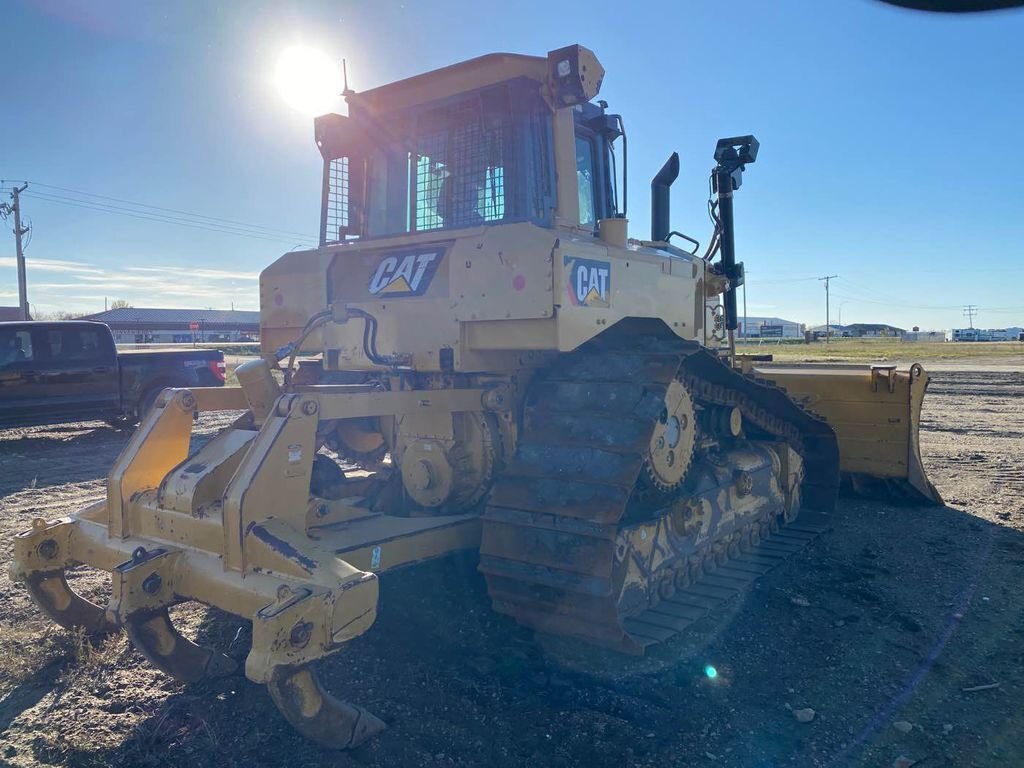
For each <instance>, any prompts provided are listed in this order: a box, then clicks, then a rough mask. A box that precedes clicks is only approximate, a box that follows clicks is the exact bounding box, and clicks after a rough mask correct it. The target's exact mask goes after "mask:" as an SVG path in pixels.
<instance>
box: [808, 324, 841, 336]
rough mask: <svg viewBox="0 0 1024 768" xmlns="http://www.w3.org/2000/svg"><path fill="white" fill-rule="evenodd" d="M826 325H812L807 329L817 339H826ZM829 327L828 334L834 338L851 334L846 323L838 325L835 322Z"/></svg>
mask: <svg viewBox="0 0 1024 768" xmlns="http://www.w3.org/2000/svg"><path fill="white" fill-rule="evenodd" d="M825 327H826V326H824V325H812V326H810V327H809V328H808V329H807V331H808V332H809V333H810V334H811V336H812V337H814V338H815V339H824V338H825ZM828 329H829V330H828V335H829V336H831V337H832V338H833V339H838V338H840V337H842V336H849V335H850V332H849V331H848V330H846V326H844V325H836V324H835V323H832V324H830V325H829V326H828Z"/></svg>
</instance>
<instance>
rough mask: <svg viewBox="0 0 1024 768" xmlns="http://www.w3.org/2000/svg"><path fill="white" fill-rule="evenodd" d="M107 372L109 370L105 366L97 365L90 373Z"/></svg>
mask: <svg viewBox="0 0 1024 768" xmlns="http://www.w3.org/2000/svg"><path fill="white" fill-rule="evenodd" d="M109 370H110V368H108V367H107V366H105V365H97V366H96V367H95V368H93V369H92V372H93V373H106V372H107V371H109Z"/></svg>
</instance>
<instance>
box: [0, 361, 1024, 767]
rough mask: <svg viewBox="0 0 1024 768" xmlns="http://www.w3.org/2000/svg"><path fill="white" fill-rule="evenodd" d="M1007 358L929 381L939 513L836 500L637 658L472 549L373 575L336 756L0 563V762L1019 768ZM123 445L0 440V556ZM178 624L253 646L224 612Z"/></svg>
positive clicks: (928, 446)
mask: <svg viewBox="0 0 1024 768" xmlns="http://www.w3.org/2000/svg"><path fill="white" fill-rule="evenodd" d="M1003 362H1004V364H1002V365H998V366H995V365H993V366H985V365H982V364H978V363H972V364H971V365H970V366H968V367H963V366H959V367H958V366H946V367H945V369H943V370H940V371H939V372H938V373H936V374H935V379H934V381H933V384H932V387H931V390H930V394H929V397H928V398H927V401H926V408H925V415H924V421H925V423H924V430H923V444H924V452H925V455H926V459H925V460H926V465H927V469H928V472H929V474H930V476H931V477H932V478H933V480H934V481H935V483H936V484H937V486H938V487H939V489H940V490H941V492H942V494H943V495H944V497H945V499H946V502H947V506H946V507H940V508H922V507H895V506H885V505H880V504H877V503H869V502H865V501H860V500H850V499H847V500H843V501H842V502H841V504H840V507H839V509H838V510H837V512H836V513H835V514H834V515H832V518H833V529H832V530H831V531H830V532H829V533H826V534H824V535H823V536H822V537H820V538H819V539H817V540H816V541H815V542H814V543H813V544H812V545H811V546H810V547H809V548H808V549H806V550H804V551H803V552H802V553H800V554H799V555H797V556H796V557H794V558H793V559H791V560H790V561H788V562H787V563H786V564H784V565H783V566H782V567H780V568H778V569H776V570H775V571H773V572H771V573H769V574H768V575H766V576H765V577H763V578H762V579H761V580H760V581H759V582H758V584H757V586H756V587H755V588H754V589H753V590H752V591H750V592H749V593H748V594H747V595H746V596H745V597H744V598H743V599H742V600H741V601H738V602H736V603H734V604H733V605H732V606H731V607H730V609H729V610H728V611H727V612H726V613H722V614H719V615H717V616H712V617H710V619H708V620H705V621H704V622H703V623H701V624H698V625H695V626H696V629H695V630H694V631H691V632H689V633H688V634H686V635H684V636H682V637H679V638H677V639H676V640H675V641H673V642H671V643H669V644H668V645H666V646H663V647H661V648H659V649H658V650H657V651H656V652H654V653H653V654H651V655H650V656H649V657H648V658H645V659H639V660H635V659H624V658H621V657H618V656H614V655H611V654H602V653H598V652H592V651H589V650H587V649H584V648H580V647H578V646H576V645H575V644H570V643H564V642H551V641H548V642H536V641H535V640H534V638H533V637H532V636H531V633H529V632H527V631H525V630H522V629H520V628H519V627H517V626H516V625H515V624H514V623H512V622H511V621H510V620H508V619H506V618H505V617H502V616H499V615H496V614H494V613H492V612H491V611H490V610H489V608H488V604H487V597H486V591H485V589H484V586H483V580H482V578H481V577H480V576H479V575H478V574H477V573H476V571H475V569H474V563H473V559H472V558H471V557H461V558H455V559H449V560H445V561H442V562H438V563H434V564H430V565H427V566H421V567H418V568H415V569H411V570H408V571H405V572H400V573H394V574H390V575H385V576H384V577H383V578H382V601H381V602H382V605H381V613H380V617H379V618H378V621H377V623H376V625H375V626H374V627H373V629H372V630H371V631H370V632H369V633H367V634H366V635H364V636H363V637H361V638H359V639H357V640H356V641H354V642H352V643H351V644H350V646H349V647H348V648H347V649H346V650H345V651H344V652H342V653H341V654H339V655H337V656H336V657H333V658H331V659H330V660H329V661H328V662H326V663H325V664H324V665H323V667H324V677H325V679H326V682H327V684H328V685H329V686H330V687H331V688H332V689H333V690H335V691H337V692H339V693H341V694H342V695H343V696H345V697H347V698H350V699H352V700H354V701H358V702H359V703H361V704H363V705H365V706H367V707H368V708H370V709H371V710H372V711H374V712H376V713H377V714H378V715H380V716H381V717H382V718H383V719H384V720H385V721H386V722H387V723H388V724H389V728H388V730H387V731H385V733H384V734H382V735H381V736H379V737H378V738H376V739H374V740H372V741H371V742H369V743H368V744H366V745H364V746H362V747H360V748H358V749H356V750H354V751H352V752H350V753H340V754H339V753H330V752H326V751H324V750H321V749H319V748H317V747H315V746H314V745H312V744H310V743H308V742H306V741H304V740H303V739H302V738H300V737H298V736H297V735H296V734H295V733H293V732H292V731H291V729H290V728H289V727H288V726H287V725H286V724H285V723H284V722H283V720H282V719H281V718H280V717H279V715H278V713H277V711H276V709H275V708H274V707H273V705H272V704H271V702H270V700H269V697H268V696H266V695H265V693H264V692H263V690H261V689H260V688H259V687H258V686H255V685H252V684H250V683H248V682H246V681H245V680H244V679H241V678H236V679H230V680H226V681H220V682H216V683H204V684H199V685H193V686H187V685H182V684H179V683H177V682H175V681H173V680H171V679H170V678H168V677H166V676H164V675H163V674H161V673H159V672H156V671H154V670H153V669H151V668H150V667H149V666H148V665H147V664H146V663H145V662H144V660H143V659H142V658H141V656H140V655H139V654H138V653H137V652H135V651H134V650H133V649H132V648H131V647H130V646H129V645H128V644H127V641H126V640H125V639H124V637H121V636H118V637H114V638H111V639H109V640H107V641H106V642H105V643H104V644H102V645H100V646H99V647H93V646H91V645H90V644H89V643H88V642H86V641H85V640H84V639H83V638H80V637H76V636H74V635H73V634H71V633H68V632H65V631H63V630H61V629H59V628H56V627H54V626H53V625H52V624H50V623H49V622H48V621H46V620H43V619H42V618H40V615H39V612H38V611H37V610H36V609H35V608H34V606H33V605H32V603H31V602H30V600H29V598H28V596H27V594H26V592H25V590H24V588H23V587H22V586H21V585H16V584H12V583H10V581H9V580H8V579H7V576H6V568H5V569H3V571H2V572H0V763H4V762H6V764H9V765H12V766H29V765H51V764H52V765H60V766H136V765H140V766H163V765H181V764H188V765H191V766H197V767H198V766H236V765H237V766H243V765H244V766H248V765H288V766H317V765H324V766H327V765H333V766H426V765H430V766H475V765H493V766H524V765H536V766H576V765H584V766H588V768H596V767H597V766H658V767H659V768H663V767H664V766H684V765H687V766H688V765H697V766H702V765H707V766H758V767H760V766H764V767H767V766H845V765H858V766H859V765H866V766H885V767H886V768H888V766H894V765H918V766H929V767H930V766H989V765H1006V766H1017V765H1024V727H1022V726H1024V590H1022V589H1021V584H1022V579H1021V576H1022V573H1024V461H1022V459H1024V373H1021V372H1020V371H1021V370H1022V369H1021V368H1020V367H1017V366H1016V365H1012V364H1011V365H1007V364H1005V361H1003ZM222 425H223V421H222V422H220V423H218V422H215V421H211V420H209V419H205V420H204V421H202V422H201V423H200V425H199V426H200V432H202V433H203V434H205V435H209V434H211V433H212V432H213V431H214V430H216V429H217V428H219V427H220V426H222ZM124 439H125V438H124V436H123V435H121V434H118V433H116V432H114V431H112V430H110V429H108V428H105V427H100V426H92V425H86V426H84V427H83V426H82V425H76V426H73V427H68V426H65V427H53V428H39V429H31V430H12V431H7V432H0V557H2V559H3V561H4V563H5V564H6V561H7V560H8V559H9V555H10V537H11V535H12V534H13V533H14V532H16V531H19V530H22V529H25V528H27V527H28V526H29V525H30V523H31V521H32V519H33V518H35V517H40V516H44V517H55V516H58V515H60V514H62V513H65V512H68V511H71V510H73V509H75V508H76V507H77V506H79V505H81V504H82V502H83V501H85V500H86V499H89V498H91V497H94V496H96V495H97V494H100V493H101V492H102V485H101V476H102V475H103V473H104V472H105V471H106V470H107V468H108V467H109V466H110V464H111V462H112V461H113V460H114V458H115V457H116V455H117V453H118V452H119V450H120V448H121V447H122V445H123V443H124ZM73 581H74V586H75V587H76V589H78V590H79V591H81V592H83V593H86V594H88V595H92V596H93V597H99V596H100V595H101V594H102V590H103V584H102V581H101V580H100V579H98V578H97V577H95V576H94V575H92V574H89V573H83V574H81V575H79V576H77V577H76V578H75V579H74V580H73ZM179 618H180V620H181V621H182V622H183V624H184V625H185V627H186V628H187V629H188V630H189V631H191V632H193V633H195V634H198V635H200V636H202V637H203V638H204V640H205V641H208V642H211V644H216V645H220V646H221V647H222V648H224V649H227V650H228V652H229V653H232V654H234V655H238V656H242V655H244V653H245V643H246V631H247V629H246V627H244V626H243V625H242V624H240V623H238V622H236V621H234V620H233V619H231V618H230V617H224V616H222V615H219V614H214V613H213V612H211V611H208V610H206V609H204V608H201V607H195V608H185V609H181V610H180V611H179ZM708 666H713V667H714V668H715V669H716V670H717V675H716V676H715V677H714V678H711V677H709V676H708V675H707V674H706V671H705V670H706V668H707V667H708ZM979 686H984V687H983V688H980V689H979V688H978V687H979ZM972 689H974V690H972ZM802 708H812V709H813V710H814V712H815V715H814V718H813V720H812V721H811V722H807V723H802V722H798V721H797V719H796V717H795V716H794V710H798V709H802Z"/></svg>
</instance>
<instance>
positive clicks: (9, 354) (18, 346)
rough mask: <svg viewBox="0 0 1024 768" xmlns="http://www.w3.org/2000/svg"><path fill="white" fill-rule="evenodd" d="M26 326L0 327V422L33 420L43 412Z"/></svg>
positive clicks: (32, 351)
mask: <svg viewBox="0 0 1024 768" xmlns="http://www.w3.org/2000/svg"><path fill="white" fill-rule="evenodd" d="M41 384H42V374H41V372H40V371H39V366H38V363H37V361H36V356H35V348H34V346H33V343H32V331H31V328H30V326H27V325H24V326H18V325H14V324H11V325H8V324H6V323H5V324H4V325H2V326H0V423H4V424H17V423H28V422H32V421H35V420H37V419H38V418H39V417H40V416H41V415H42V414H43V413H44V412H45V409H46V405H45V403H43V402H42V400H41V397H40V387H41Z"/></svg>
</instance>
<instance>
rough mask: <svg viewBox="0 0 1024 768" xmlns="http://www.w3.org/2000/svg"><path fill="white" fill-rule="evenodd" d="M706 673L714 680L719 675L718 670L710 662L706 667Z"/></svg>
mask: <svg viewBox="0 0 1024 768" xmlns="http://www.w3.org/2000/svg"><path fill="white" fill-rule="evenodd" d="M704 674H705V675H707V678H708V680H714V679H715V678H716V677H718V670H717V669H715V668H714V667H712V666H711V665H710V664H708V665H707V666H706V667H704Z"/></svg>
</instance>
